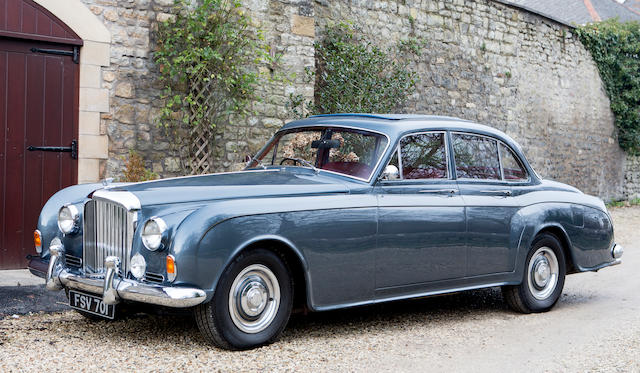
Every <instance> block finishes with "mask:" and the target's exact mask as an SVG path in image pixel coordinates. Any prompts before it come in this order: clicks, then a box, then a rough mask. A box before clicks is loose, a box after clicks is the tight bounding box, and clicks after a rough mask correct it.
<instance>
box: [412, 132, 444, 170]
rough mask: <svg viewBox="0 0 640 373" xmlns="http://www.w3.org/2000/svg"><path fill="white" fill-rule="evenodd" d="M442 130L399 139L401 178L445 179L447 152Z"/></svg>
mask: <svg viewBox="0 0 640 373" xmlns="http://www.w3.org/2000/svg"><path fill="white" fill-rule="evenodd" d="M444 139H445V136H444V133H442V132H434V133H421V134H417V135H411V136H407V137H404V138H403V139H402V140H401V141H400V154H401V159H402V178H403V179H446V178H448V173H447V152H446V145H445V140H444Z"/></svg>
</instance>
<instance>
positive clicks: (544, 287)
mask: <svg viewBox="0 0 640 373" xmlns="http://www.w3.org/2000/svg"><path fill="white" fill-rule="evenodd" d="M565 274H566V264H565V258H564V252H563V251H562V246H561V244H560V241H558V239H557V238H556V236H554V235H552V234H549V233H543V234H541V235H539V236H538V237H537V238H536V239H535V240H534V242H533V244H532V245H531V249H530V250H529V253H528V255H527V260H526V261H525V267H524V274H523V279H522V283H521V284H520V285H517V286H504V287H503V288H502V293H503V296H504V298H505V300H506V302H507V304H509V306H510V307H511V308H512V309H513V310H515V311H518V312H522V313H532V312H546V311H548V310H550V309H551V308H552V307H553V306H554V305H555V304H556V302H557V301H558V299H559V298H560V294H562V288H563V287H564V278H565Z"/></svg>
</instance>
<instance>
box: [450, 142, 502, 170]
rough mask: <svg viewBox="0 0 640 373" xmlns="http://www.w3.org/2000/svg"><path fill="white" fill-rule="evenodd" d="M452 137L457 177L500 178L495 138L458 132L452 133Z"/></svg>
mask: <svg viewBox="0 0 640 373" xmlns="http://www.w3.org/2000/svg"><path fill="white" fill-rule="evenodd" d="M452 138H453V144H452V145H453V154H454V157H455V161H456V177H457V178H458V179H485V180H500V160H499V158H498V142H497V141H496V140H494V139H491V138H489V137H484V136H476V135H469V134H460V133H454V134H453V136H452Z"/></svg>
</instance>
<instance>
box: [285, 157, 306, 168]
mask: <svg viewBox="0 0 640 373" xmlns="http://www.w3.org/2000/svg"><path fill="white" fill-rule="evenodd" d="M286 161H293V165H294V166H295V165H297V164H298V163H302V162H300V159H299V158H291V157H284V158H282V160H281V161H280V165H281V166H282V164H283V163H284V162H286Z"/></svg>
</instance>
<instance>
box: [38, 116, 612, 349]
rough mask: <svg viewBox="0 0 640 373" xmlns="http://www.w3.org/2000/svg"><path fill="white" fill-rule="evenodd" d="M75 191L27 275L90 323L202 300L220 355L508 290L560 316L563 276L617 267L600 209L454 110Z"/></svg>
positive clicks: (297, 134) (335, 120)
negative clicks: (384, 310)
mask: <svg viewBox="0 0 640 373" xmlns="http://www.w3.org/2000/svg"><path fill="white" fill-rule="evenodd" d="M105 184H106V185H103V184H87V185H77V186H72V187H69V188H66V189H64V190H61V191H60V192H58V193H57V194H56V195H54V196H53V197H52V198H51V199H50V200H49V201H48V202H47V204H46V205H45V206H44V208H43V210H42V213H41V215H40V219H39V221H38V227H37V231H36V232H35V241H36V246H37V251H38V252H39V253H40V256H39V257H36V258H34V259H33V260H32V261H31V263H30V268H31V270H32V271H33V272H34V273H40V274H41V275H42V276H43V277H45V278H46V283H47V287H48V288H49V289H51V290H58V289H61V288H64V289H65V290H66V291H67V294H68V296H69V304H70V306H71V307H73V308H75V309H76V310H78V311H79V312H80V313H81V314H83V315H85V316H87V317H95V316H96V315H98V316H104V317H107V318H113V317H114V313H117V310H119V309H121V308H122V307H123V306H127V305H129V306H130V305H132V304H151V305H160V306H167V307H178V308H192V309H193V312H194V314H195V317H196V320H197V323H198V326H199V328H200V330H201V331H202V333H203V335H204V336H205V337H206V338H207V339H208V340H209V341H211V342H212V343H214V344H215V345H217V346H220V347H223V348H231V349H244V348H251V347H254V346H258V345H262V344H265V343H270V342H272V341H274V340H275V339H276V338H277V337H278V336H279V334H280V333H281V332H282V330H283V329H284V328H285V326H286V324H287V321H288V319H289V315H290V313H291V311H292V309H293V308H294V307H295V308H301V307H306V308H308V309H310V310H312V311H322V310H331V309H336V308H342V307H351V306H357V305H365V304H371V303H376V302H384V301H391V300H396V299H403V298H412V297H422V296H427V295H433V294H442V293H448V292H454V291H461V290H468V289H477V288H484V287H493V286H501V287H502V290H503V293H504V297H505V299H506V301H507V303H508V304H509V305H510V306H511V307H512V308H513V309H514V310H516V311H519V312H525V313H528V312H542V311H547V310H549V309H551V308H552V307H553V306H554V304H555V303H556V302H557V300H558V298H559V297H560V293H561V292H562V288H563V285H564V279H565V275H566V274H570V273H576V272H584V271H596V270H598V269H601V268H603V267H607V266H611V265H615V264H619V263H620V257H621V255H622V252H623V250H622V247H620V246H619V245H616V244H615V242H614V237H613V227H612V223H611V218H610V216H609V214H608V212H607V210H606V208H605V205H604V204H603V202H602V201H601V200H599V199H598V198H595V197H591V196H588V195H585V194H583V193H581V192H580V191H578V190H577V189H576V188H573V187H571V186H568V185H565V184H561V183H557V182H553V181H548V180H542V179H541V178H540V177H539V176H538V175H537V174H536V172H535V171H534V170H533V169H532V168H531V166H530V165H529V163H528V162H527V160H526V159H525V157H524V155H523V154H522V151H521V149H520V147H519V146H518V144H516V143H515V142H514V141H513V140H512V139H511V138H510V137H509V136H507V135H505V134H504V133H502V132H500V131H498V130H495V129H493V128H491V127H487V126H484V125H479V124H475V123H472V122H468V121H463V120H459V119H455V118H448V117H436V116H411V115H363V114H338V115H320V116H315V117H311V118H309V119H305V120H300V121H296V122H292V123H289V124H287V125H285V126H284V127H283V128H282V129H281V130H279V131H278V132H277V133H276V134H275V135H274V137H273V138H272V139H271V140H270V141H269V142H268V143H267V145H266V146H265V147H264V148H263V149H262V150H261V151H260V152H259V153H258V154H257V155H256V156H255V157H254V158H253V159H252V160H251V161H250V162H249V164H248V166H247V168H246V169H245V171H242V172H232V173H221V174H212V175H203V176H193V177H181V178H173V179H165V180H156V181H151V182H143V183H135V184H108V183H105Z"/></svg>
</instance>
